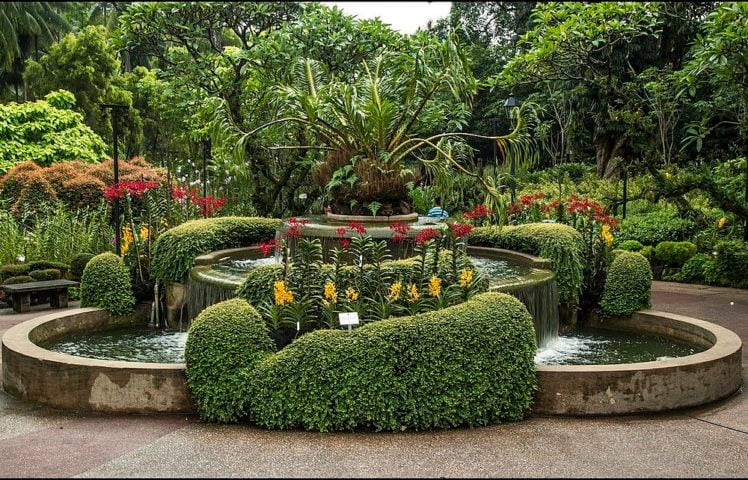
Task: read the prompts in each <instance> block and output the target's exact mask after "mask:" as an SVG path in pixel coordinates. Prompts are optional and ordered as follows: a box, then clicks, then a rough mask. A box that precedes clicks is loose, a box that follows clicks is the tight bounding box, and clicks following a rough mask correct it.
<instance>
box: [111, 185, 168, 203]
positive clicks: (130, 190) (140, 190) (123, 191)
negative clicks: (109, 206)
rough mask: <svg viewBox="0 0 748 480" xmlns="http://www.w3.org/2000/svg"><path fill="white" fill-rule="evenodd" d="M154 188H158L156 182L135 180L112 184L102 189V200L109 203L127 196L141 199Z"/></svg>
mask: <svg viewBox="0 0 748 480" xmlns="http://www.w3.org/2000/svg"><path fill="white" fill-rule="evenodd" d="M156 187H158V182H146V181H144V180H137V181H135V182H119V183H113V184H112V185H109V186H108V187H104V188H103V190H102V191H103V192H104V198H105V199H106V200H107V201H108V202H111V201H113V200H118V199H120V198H124V197H125V195H127V194H130V195H131V196H133V197H142V196H143V194H145V192H147V191H148V190H151V189H153V188H156Z"/></svg>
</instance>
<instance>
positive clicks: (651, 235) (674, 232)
mask: <svg viewBox="0 0 748 480" xmlns="http://www.w3.org/2000/svg"><path fill="white" fill-rule="evenodd" d="M695 231H696V224H695V223H694V222H693V221H691V220H688V219H685V218H681V217H680V216H678V212H677V211H675V210H672V209H662V210H658V211H655V212H652V213H645V214H640V215H630V216H628V217H626V218H625V219H623V220H622V221H621V229H620V231H619V233H618V240H619V241H625V240H638V241H639V242H641V243H642V244H644V245H657V244H658V243H660V242H666V241H680V240H687V239H688V238H690V237H691V235H692V234H693V233H694V232H695Z"/></svg>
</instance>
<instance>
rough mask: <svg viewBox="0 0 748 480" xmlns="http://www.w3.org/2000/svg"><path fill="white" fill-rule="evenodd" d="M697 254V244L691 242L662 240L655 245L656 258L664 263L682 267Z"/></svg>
mask: <svg viewBox="0 0 748 480" xmlns="http://www.w3.org/2000/svg"><path fill="white" fill-rule="evenodd" d="M694 255H696V245H695V244H693V243H691V242H660V243H658V244H657V247H655V258H656V259H657V261H658V262H660V263H662V264H663V265H667V266H670V267H680V266H681V265H683V264H684V263H686V261H687V260H688V259H689V258H691V257H693V256H694Z"/></svg>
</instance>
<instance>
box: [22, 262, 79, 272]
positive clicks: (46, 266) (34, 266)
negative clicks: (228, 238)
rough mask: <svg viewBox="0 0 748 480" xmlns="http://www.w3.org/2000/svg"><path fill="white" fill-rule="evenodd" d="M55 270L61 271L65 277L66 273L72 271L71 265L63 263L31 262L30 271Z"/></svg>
mask: <svg viewBox="0 0 748 480" xmlns="http://www.w3.org/2000/svg"><path fill="white" fill-rule="evenodd" d="M50 269H55V270H59V271H60V273H61V274H62V275H65V272H67V271H68V270H70V265H68V264H67V263H63V262H49V261H47V260H37V261H35V262H29V271H32V272H33V271H37V270H50Z"/></svg>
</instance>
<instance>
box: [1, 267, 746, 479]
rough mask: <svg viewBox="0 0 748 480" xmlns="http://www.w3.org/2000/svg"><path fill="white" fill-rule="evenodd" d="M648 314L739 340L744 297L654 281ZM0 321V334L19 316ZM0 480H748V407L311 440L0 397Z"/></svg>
mask: <svg viewBox="0 0 748 480" xmlns="http://www.w3.org/2000/svg"><path fill="white" fill-rule="evenodd" d="M731 302H732V303H731ZM653 307H654V308H655V309H659V310H666V311H671V312H675V313H681V314H686V315H693V316H697V317H700V318H703V319H705V320H709V321H713V322H715V323H718V324H720V325H724V326H726V327H728V328H730V329H732V330H733V331H735V332H737V333H738V334H739V335H740V336H741V337H742V338H743V341H744V342H746V343H748V291H739V290H731V289H723V288H712V287H702V286H693V285H679V284H673V283H665V282H655V285H654V288H653ZM7 313H8V311H0V331H3V330H5V329H7V328H9V327H10V326H11V325H12V324H15V323H18V321H19V320H20V319H21V317H20V316H18V317H16V316H13V315H11V316H8V315H7ZM32 313H33V312H32ZM35 314H36V315H38V314H39V313H38V312H36V313H35ZM746 350H748V349H746V348H744V350H743V355H744V357H743V359H744V365H748V362H746V361H745V359H746V356H745V355H746V353H747V352H746ZM0 476H6V477H8V476H12V477H18V476H25V477H39V476H58V477H59V476H80V477H124V476H128V477H143V476H148V477H175V476H179V477H182V476H184V477H195V476H222V477H231V476H242V477H300V476H318V477H319V476H325V477H329V476H385V477H397V476H432V477H440V476H446V477H458V476H464V477H541V476H564V477H590V476H595V477H643V476H649V477H748V401H746V394H745V393H743V392H741V393H738V394H736V395H734V396H733V397H731V398H729V399H727V400H725V401H722V402H718V403H716V404H712V405H709V406H706V407H700V408H697V409H689V410H683V411H678V412H673V413H669V414H659V415H646V416H645V415H638V416H626V417H615V418H583V419H576V418H557V417H545V418H544V417H531V418H529V419H527V420H525V421H522V422H518V423H513V424H506V425H497V426H492V427H487V428H475V429H456V430H448V431H437V432H419V433H396V434H389V433H387V434H372V433H355V434H351V433H335V434H319V433H309V432H299V431H282V432H275V431H265V430H261V429H258V428H254V427H252V426H248V425H214V424H205V423H201V422H199V421H198V420H197V419H196V418H194V417H184V416H155V417H154V416H151V417H143V416H100V415H90V414H85V415H84V414H80V415H79V414H72V413H69V412H60V411H54V410H50V409H48V408H45V407H41V406H37V405H32V404H28V403H24V402H19V401H16V400H14V399H12V398H10V397H9V396H7V395H5V394H3V393H1V392H0Z"/></svg>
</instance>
